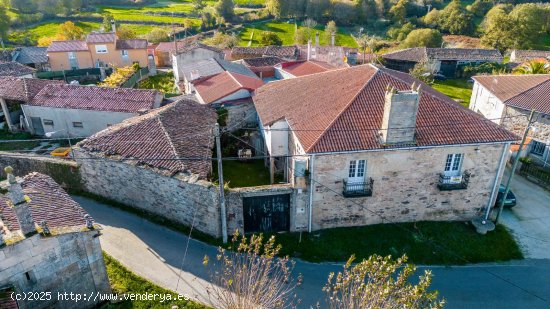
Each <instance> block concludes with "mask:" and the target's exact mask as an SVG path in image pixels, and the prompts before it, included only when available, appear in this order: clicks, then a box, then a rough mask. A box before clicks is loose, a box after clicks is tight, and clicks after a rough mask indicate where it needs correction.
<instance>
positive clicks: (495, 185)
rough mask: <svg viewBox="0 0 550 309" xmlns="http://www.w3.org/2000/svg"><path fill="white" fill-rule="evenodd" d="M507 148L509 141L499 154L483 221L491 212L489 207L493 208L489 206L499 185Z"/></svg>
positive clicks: (508, 147) (487, 218)
mask: <svg viewBox="0 0 550 309" xmlns="http://www.w3.org/2000/svg"><path fill="white" fill-rule="evenodd" d="M509 149H510V143H506V144H505V145H504V149H502V154H501V155H500V161H499V163H498V170H497V175H496V176H495V181H494V183H493V190H492V191H491V198H490V199H489V204H488V205H487V211H486V213H485V219H484V220H485V221H487V220H489V214H490V213H491V209H492V208H493V207H491V206H492V205H493V201H494V199H495V193H496V191H497V190H498V186H499V183H498V179H499V178H500V174H501V173H502V169H503V168H504V165H505V161H504V158H506V153H507V152H508V151H509Z"/></svg>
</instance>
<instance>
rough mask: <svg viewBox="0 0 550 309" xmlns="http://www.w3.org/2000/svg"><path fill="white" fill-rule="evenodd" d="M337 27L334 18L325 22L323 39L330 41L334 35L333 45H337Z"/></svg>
mask: <svg viewBox="0 0 550 309" xmlns="http://www.w3.org/2000/svg"><path fill="white" fill-rule="evenodd" d="M337 34H338V27H336V23H335V22H334V20H331V21H329V22H328V23H327V25H326V26H325V33H324V35H325V40H326V41H327V42H332V36H333V35H334V45H338V44H337V42H336V40H337V39H338V36H337Z"/></svg>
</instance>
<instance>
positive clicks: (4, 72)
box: [0, 61, 36, 77]
mask: <svg viewBox="0 0 550 309" xmlns="http://www.w3.org/2000/svg"><path fill="white" fill-rule="evenodd" d="M34 72H36V70H35V69H33V68H31V67H28V66H26V65H23V64H21V63H19V62H14V61H10V62H0V76H15V77H17V76H23V75H29V74H32V73H34Z"/></svg>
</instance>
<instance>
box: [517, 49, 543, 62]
mask: <svg viewBox="0 0 550 309" xmlns="http://www.w3.org/2000/svg"><path fill="white" fill-rule="evenodd" d="M540 59H544V60H550V51H548V50H521V49H514V50H513V51H512V52H511V53H510V62H514V63H522V62H525V61H531V60H540Z"/></svg>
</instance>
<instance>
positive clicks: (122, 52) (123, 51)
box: [120, 49, 130, 58]
mask: <svg viewBox="0 0 550 309" xmlns="http://www.w3.org/2000/svg"><path fill="white" fill-rule="evenodd" d="M120 54H121V55H122V57H125V58H128V57H129V56H130V54H129V53H128V50H127V49H123V50H121V51H120Z"/></svg>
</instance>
